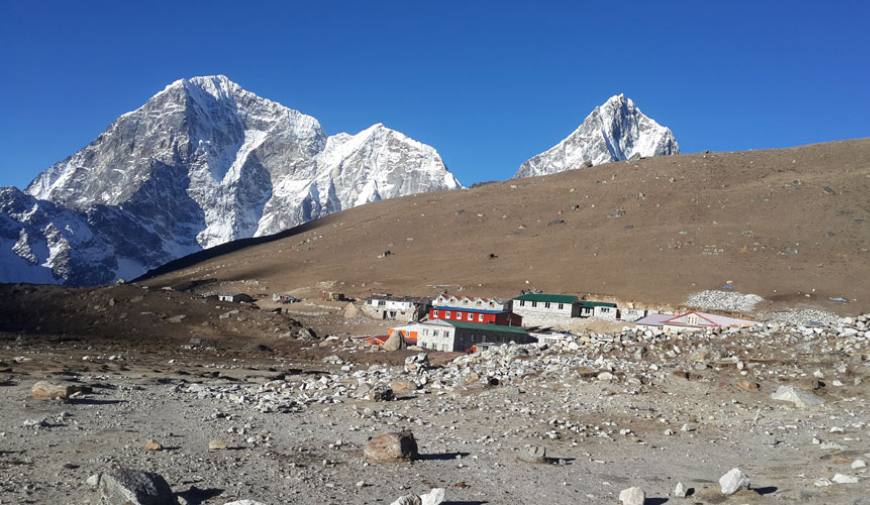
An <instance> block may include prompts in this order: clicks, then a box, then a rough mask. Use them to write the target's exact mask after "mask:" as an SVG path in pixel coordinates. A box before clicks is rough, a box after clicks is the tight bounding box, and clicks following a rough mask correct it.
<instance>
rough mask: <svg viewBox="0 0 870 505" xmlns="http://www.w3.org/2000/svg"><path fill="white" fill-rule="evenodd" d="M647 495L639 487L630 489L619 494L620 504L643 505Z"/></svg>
mask: <svg viewBox="0 0 870 505" xmlns="http://www.w3.org/2000/svg"><path fill="white" fill-rule="evenodd" d="M645 501H646V493H644V492H643V489H641V488H639V487H630V488H628V489H623V490H622V491H620V492H619V502H620V503H622V505H643V502H645Z"/></svg>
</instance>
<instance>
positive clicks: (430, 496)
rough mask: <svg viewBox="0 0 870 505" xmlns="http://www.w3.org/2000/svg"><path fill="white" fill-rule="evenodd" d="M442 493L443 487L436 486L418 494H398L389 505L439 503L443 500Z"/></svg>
mask: <svg viewBox="0 0 870 505" xmlns="http://www.w3.org/2000/svg"><path fill="white" fill-rule="evenodd" d="M444 495H445V492H444V488H440V487H436V488H433V489H432V490H431V491H429V492H428V493H426V494H422V495H420V496H417V495H415V494H406V495H405V496H400V497H399V498H398V499H396V501H394V502H393V503H392V504H390V505H440V504H441V503H443V502H444Z"/></svg>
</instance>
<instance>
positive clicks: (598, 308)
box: [513, 293, 618, 320]
mask: <svg viewBox="0 0 870 505" xmlns="http://www.w3.org/2000/svg"><path fill="white" fill-rule="evenodd" d="M513 311H514V313H515V314H519V315H521V316H523V318H526V317H530V318H533V319H534V318H535V317H537V318H538V319H541V318H544V319H551V318H554V317H555V318H571V317H584V318H585V317H595V318H599V319H609V320H616V318H617V316H618V311H617V307H616V304H615V303H610V302H597V301H592V300H581V299H580V298H579V297H577V296H574V295H563V294H552V293H523V294H521V295H520V296H517V297H516V298H514V299H513Z"/></svg>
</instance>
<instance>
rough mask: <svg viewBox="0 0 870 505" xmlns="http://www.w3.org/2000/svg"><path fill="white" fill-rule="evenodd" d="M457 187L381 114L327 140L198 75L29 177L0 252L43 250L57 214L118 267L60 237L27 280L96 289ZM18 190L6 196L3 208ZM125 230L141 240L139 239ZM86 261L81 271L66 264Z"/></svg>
mask: <svg viewBox="0 0 870 505" xmlns="http://www.w3.org/2000/svg"><path fill="white" fill-rule="evenodd" d="M461 187H462V186H461V184H460V183H459V181H458V180H456V178H455V177H454V176H453V174H452V173H451V172H450V171H449V170H448V169H447V167H446V165H445V164H444V162H443V160H442V159H441V157H440V155H438V153H437V151H436V150H435V149H434V148H432V147H431V146H428V145H425V144H423V143H421V142H419V141H416V140H414V139H411V138H410V137H407V136H406V135H404V134H402V133H401V132H398V131H396V130H392V129H390V128H388V127H386V126H385V125H383V124H382V123H375V124H373V125H372V126H370V127H368V128H366V129H364V130H363V131H361V132H359V133H356V134H350V133H341V134H339V135H336V136H328V135H327V134H326V133H325V132H324V131H323V129H322V127H321V125H320V123H319V121H318V120H317V119H316V118H314V117H313V116H309V115H307V114H304V113H302V112H300V111H297V110H295V109H291V108H289V107H286V106H284V105H282V104H280V103H278V102H274V101H272V100H269V99H266V98H262V97H259V96H258V95H256V94H254V93H252V92H250V91H247V90H245V89H244V88H242V87H241V86H239V85H238V84H236V83H235V82H233V81H231V80H230V79H229V78H227V77H226V76H222V75H215V76H199V77H193V78H188V79H179V80H176V81H174V82H172V83H170V84H168V85H167V86H165V87H164V88H163V89H162V90H160V91H158V92H157V93H156V94H154V95H153V96H152V97H151V98H149V99H148V100H147V101H146V102H145V103H144V104H143V105H142V106H140V107H138V108H137V109H135V110H132V111H130V112H127V113H124V114H122V115H121V116H119V117H118V118H116V119H115V120H114V121H112V123H111V124H110V125H109V126H108V127H107V128H106V130H105V131H103V132H102V133H101V134H100V135H99V136H97V137H96V138H95V139H94V140H93V141H91V142H90V143H88V144H87V145H86V146H85V147H83V148H82V149H80V150H79V151H77V152H76V153H73V154H72V155H71V156H69V157H67V158H65V159H64V160H62V161H60V162H58V163H55V164H54V165H52V166H51V167H49V168H48V169H47V170H45V171H44V172H43V173H42V174H40V175H38V176H37V177H35V178H34V180H33V181H32V182H31V183H30V184H29V185H28V186H27V188H25V191H24V192H23V193H24V194H26V195H28V196H30V197H31V198H33V199H34V201H33V202H31V205H33V206H36V207H39V208H40V209H41V213H40V219H38V220H35V221H34V220H29V219H28V215H26V214H23V213H16V214H15V215H14V217H13V216H12V215H8V216H6V220H5V223H6V224H5V231H4V233H3V235H2V236H0V249H3V250H4V256H5V255H8V254H13V255H15V256H17V253H16V251H22V250H23V249H21V248H20V247H19V248H18V249H15V244H16V243H18V239H17V238H16V236H17V235H20V234H21V233H22V230H24V233H25V234H26V235H27V237H28V240H30V241H31V242H40V243H42V244H43V245H45V247H43V248H42V250H44V249H45V248H46V247H48V245H47V244H49V242H50V240H49V237H47V236H46V233H47V232H48V231H51V230H49V229H48V228H47V226H48V225H47V223H48V222H50V221H51V218H50V217H48V214H50V213H52V212H54V213H57V214H58V215H60V214H61V213H62V214H64V216H65V217H64V219H68V220H72V221H75V222H77V223H78V225H77V226H76V227H75V228H76V229H79V230H80V232H79V235H88V236H91V235H92V236H96V237H100V240H102V241H103V242H105V243H106V244H108V245H106V247H105V249H107V250H115V251H116V252H118V255H117V257H116V258H115V261H114V263H113V262H111V261H109V262H108V263H107V262H106V260H105V258H102V257H100V258H99V261H97V258H96V257H94V256H93V255H92V256H90V257H80V255H78V253H77V252H76V251H75V247H73V245H72V244H75V243H78V242H76V240H72V239H73V238H74V237H72V235H71V234H68V235H69V237H67V238H69V239H70V240H66V241H65V242H64V243H63V244H61V245H58V246H57V247H62V248H64V249H66V251H65V253H64V254H63V255H58V254H54V255H51V254H43V255H42V256H40V257H38V258H37V259H36V260H35V261H29V260H28V261H27V262H26V263H27V264H28V265H30V267H29V268H30V269H32V270H34V272H33V275H32V278H34V279H39V280H41V281H44V280H45V278H46V276H45V272H36V271H35V270H48V271H49V272H50V273H51V274H52V278H53V280H55V281H56V282H61V283H70V282H71V283H74V284H99V283H104V282H110V281H112V280H114V279H115V278H117V277H119V276H120V272H121V271H124V272H127V273H128V275H129V273H130V272H132V273H133V274H134V275H137V274H141V273H143V272H144V271H147V270H149V269H151V268H154V267H156V266H159V265H160V264H162V263H165V262H166V261H170V260H172V259H174V258H178V257H181V256H184V255H187V254H190V253H192V252H195V251H197V250H200V249H205V248H209V247H214V246H216V245H219V244H222V243H226V242H229V241H232V240H237V239H239V238H246V237H255V236H260V235H267V234H271V233H275V232H277V231H280V230H283V229H286V228H291V227H293V226H295V225H298V224H300V223H303V222H306V221H310V220H312V219H316V218H318V217H321V216H323V215H326V214H329V213H333V212H337V211H340V210H342V209H345V208H348V207H352V206H355V205H361V204H363V203H367V202H371V201H377V200H380V199H385V198H394V197H396V196H402V195H406V194H413V193H418V192H428V191H439V190H450V189H458V188H461ZM13 196H14V198H13ZM22 198H23V196H22V195H18V194H16V195H12V194H11V193H10V194H7V195H6V199H7V200H9V202H7V203H8V205H9V206H10V208H11V204H12V200H13V199H14V200H15V201H17V202H18V203H20V201H21V199H22ZM41 202H50V203H51V205H48V204H43V203H41ZM61 209H62V210H63V212H61ZM69 213H72V214H69ZM72 216H74V217H72ZM12 221H15V222H17V224H13V223H12ZM86 228H87V229H88V230H87V232H85V231H84V230H85V229H86ZM129 237H143V239H144V240H145V243H144V244H142V246H143V247H136V246H135V239H133V240H131V239H130V238H129ZM64 244H65V245H64ZM146 244H147V247H144V246H145V245H146ZM115 245H122V246H123V247H120V248H119V247H114V246H115ZM119 249H120V250H119ZM8 251H11V253H8ZM64 258H65V259H64ZM7 259H9V258H7ZM31 259H32V258H31ZM16 261H17V260H16ZM62 263H65V264H62ZM89 263H90V264H92V265H93V270H94V271H93V272H91V274H90V275H88V274H80V273H77V272H73V271H75V270H81V269H86V270H87V269H88V268H87V265H88V264H89ZM121 264H123V265H126V267H122V266H121ZM21 277H22V275H20V274H15V276H14V278H21ZM23 277H24V278H25V279H26V278H27V276H26V275H24V276H23ZM7 278H13V276H12V275H11V274H10V275H9V276H4V277H3V279H7Z"/></svg>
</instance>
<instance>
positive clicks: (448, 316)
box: [429, 295, 523, 326]
mask: <svg viewBox="0 0 870 505" xmlns="http://www.w3.org/2000/svg"><path fill="white" fill-rule="evenodd" d="M510 308H511V303H510V300H508V301H503V300H497V299H494V298H467V297H462V298H459V297H456V296H448V295H441V296H439V297H438V298H436V299H435V300H433V302H432V308H431V309H430V310H429V319H432V320H435V319H443V320H447V321H462V322H466V323H477V324H496V325H502V326H522V324H523V318H522V317H521V316H519V315H518V314H514V313H512V312H511V309H510Z"/></svg>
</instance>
